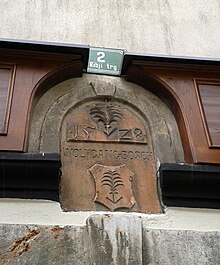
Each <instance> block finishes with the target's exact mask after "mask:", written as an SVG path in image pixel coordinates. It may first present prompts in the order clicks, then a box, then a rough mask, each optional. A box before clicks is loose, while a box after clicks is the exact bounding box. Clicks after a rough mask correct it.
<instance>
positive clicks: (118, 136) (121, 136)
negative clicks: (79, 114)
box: [66, 104, 147, 144]
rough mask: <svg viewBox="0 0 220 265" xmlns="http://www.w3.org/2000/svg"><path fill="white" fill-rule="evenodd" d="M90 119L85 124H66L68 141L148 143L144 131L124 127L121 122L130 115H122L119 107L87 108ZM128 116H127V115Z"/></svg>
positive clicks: (99, 105)
mask: <svg viewBox="0 0 220 265" xmlns="http://www.w3.org/2000/svg"><path fill="white" fill-rule="evenodd" d="M87 109H88V110H87V111H88V117H86V119H85V120H84V122H85V123H83V124H82V123H77V122H76V121H75V122H71V121H69V122H68V123H67V124H66V140H67V142H74V141H90V142H97V141H105V142H106V141H116V142H134V143H144V144H146V143H147V138H146V135H144V131H143V129H141V128H138V127H133V128H131V127H128V126H127V125H126V123H125V126H123V125H122V122H121V120H122V119H126V117H127V116H128V117H127V118H129V115H128V114H129V113H126V112H125V113H124V114H123V113H122V112H121V110H120V109H119V107H118V106H115V105H111V104H110V105H106V104H97V105H95V106H87ZM126 114H127V115H126Z"/></svg>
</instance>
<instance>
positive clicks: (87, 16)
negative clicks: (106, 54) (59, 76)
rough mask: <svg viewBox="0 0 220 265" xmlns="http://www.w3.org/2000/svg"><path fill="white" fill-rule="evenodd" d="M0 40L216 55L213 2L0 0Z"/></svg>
mask: <svg viewBox="0 0 220 265" xmlns="http://www.w3.org/2000/svg"><path fill="white" fill-rule="evenodd" d="M0 10H1V16H0V37H1V38H11V39H24V40H42V41H50V42H67V43H79V44H90V45H92V46H98V47H112V48H114V47H115V48H123V49H126V50H128V51H130V52H141V53H150V54H172V55H185V56H197V57H198V56H206V57H219V56H220V49H219V43H220V31H219V28H220V19H219V14H220V2H219V0H209V1H207V0H196V1H192V0H185V1H180V0H157V1H156V0H148V1H144V0H127V1H125V0H117V1H116V0H109V1H102V0H90V1H88V0H87V1H86V0H79V1H76V0H47V1H45V0H1V1H0Z"/></svg>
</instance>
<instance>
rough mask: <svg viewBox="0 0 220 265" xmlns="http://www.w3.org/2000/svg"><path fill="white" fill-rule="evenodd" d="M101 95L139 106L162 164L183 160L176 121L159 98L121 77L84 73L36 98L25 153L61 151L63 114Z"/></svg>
mask: <svg viewBox="0 0 220 265" xmlns="http://www.w3.org/2000/svg"><path fill="white" fill-rule="evenodd" d="M91 83H92V86H91ZM113 90H114V91H113ZM103 91H104V92H103ZM103 96H106V97H107V98H111V99H113V100H116V101H120V102H124V103H125V104H127V105H128V106H130V107H133V108H137V107H138V109H139V111H140V113H142V114H143V115H144V117H143V118H144V119H145V120H146V121H147V124H148V127H149V129H150V131H151V133H152V135H151V136H152V145H153V146H154V152H155V156H156V158H158V159H159V161H160V162H161V163H170V162H183V161H184V158H183V149H182V144H181V140H180V135H179V130H178V127H177V124H176V121H175V118H174V116H173V114H172V113H171V111H170V110H169V109H168V107H167V106H166V105H165V104H164V103H163V102H162V101H161V100H160V99H159V98H158V97H156V96H155V95H153V94H152V93H150V92H149V91H146V90H145V89H144V88H142V87H139V86H137V85H134V84H131V83H128V82H126V81H124V80H123V79H122V78H117V77H110V76H98V75H87V74H84V75H83V77H82V78H74V79H70V80H67V81H65V82H62V83H60V84H58V85H56V86H55V87H53V88H51V89H50V90H48V91H47V92H46V93H45V94H44V95H43V96H42V97H41V98H40V99H39V101H38V103H37V104H36V106H35V109H34V111H33V115H32V120H31V124H30V133H29V141H28V142H29V146H28V151H29V152H39V151H40V152H60V146H59V139H60V126H61V124H62V121H63V118H64V116H65V115H66V113H67V112H68V111H70V110H71V109H72V108H75V107H77V106H79V104H82V103H83V102H88V101H90V100H94V99H96V98H97V97H98V98H100V97H103ZM143 115H142V116H143Z"/></svg>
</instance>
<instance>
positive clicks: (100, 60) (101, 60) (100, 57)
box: [97, 52, 105, 63]
mask: <svg viewBox="0 0 220 265" xmlns="http://www.w3.org/2000/svg"><path fill="white" fill-rule="evenodd" d="M104 58H105V53H104V52H97V62H98V63H105V60H104Z"/></svg>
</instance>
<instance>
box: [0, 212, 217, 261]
mask: <svg viewBox="0 0 220 265" xmlns="http://www.w3.org/2000/svg"><path fill="white" fill-rule="evenodd" d="M143 225H144V222H142V219H141V218H140V217H138V216H135V215H132V214H116V215H109V214H106V215H94V216H91V217H90V218H88V220H87V224H86V225H85V226H64V227H61V226H43V225H8V224H7V225H6V224H1V225H0V264H1V265H21V264H22V265H30V264H31V265H37V264H43V265H47V264H54V265H60V264H65V265H68V264H71V265H72V264H77V265H81V264H86V265H88V264H96V265H133V264H134V265H137V264H138V265H139V264H145V265H148V264H149V265H150V264H151V265H154V264H161V265H164V264H165V265H175V264H176V265H182V264H183V265H186V264H190V265H191V264H195V265H197V264H200V265H207V264H208V265H217V264H220V245H219V240H220V232H199V231H193V230H192V231H186V230H166V229H163V230H159V229H149V228H147V227H146V225H144V226H143Z"/></svg>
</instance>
